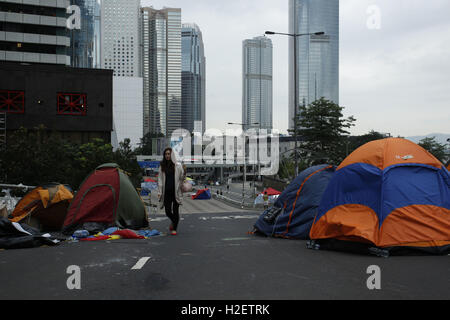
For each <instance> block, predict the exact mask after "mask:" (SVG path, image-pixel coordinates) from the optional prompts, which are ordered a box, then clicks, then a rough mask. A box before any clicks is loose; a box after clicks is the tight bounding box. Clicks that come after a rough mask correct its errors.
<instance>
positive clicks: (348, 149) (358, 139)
mask: <svg viewBox="0 0 450 320" xmlns="http://www.w3.org/2000/svg"><path fill="white" fill-rule="evenodd" d="M385 138H386V135H385V134H383V133H380V132H377V131H374V130H372V131H370V132H369V133H367V134H364V135H361V136H350V137H347V138H346V142H345V146H344V148H343V149H342V153H343V154H344V151H345V157H347V156H348V155H350V154H351V153H352V152H353V151H355V150H356V149H358V148H359V147H361V146H363V145H365V144H366V143H369V142H371V141H375V140H381V139H385Z"/></svg>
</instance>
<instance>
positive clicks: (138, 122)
mask: <svg viewBox="0 0 450 320" xmlns="http://www.w3.org/2000/svg"><path fill="white" fill-rule="evenodd" d="M143 92H144V88H143V79H142V78H139V77H114V79H113V116H114V130H113V133H112V137H111V142H112V146H113V147H114V149H117V148H118V147H119V143H120V142H123V141H124V140H125V139H130V142H131V146H132V148H137V147H138V146H139V144H140V142H141V138H142V132H143V123H144V122H143V104H144V103H143V100H144V98H143Z"/></svg>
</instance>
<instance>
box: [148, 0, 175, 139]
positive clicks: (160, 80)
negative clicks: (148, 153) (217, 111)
mask: <svg viewBox="0 0 450 320" xmlns="http://www.w3.org/2000/svg"><path fill="white" fill-rule="evenodd" d="M141 30H142V44H143V46H142V52H143V78H144V135H146V134H148V133H151V134H154V135H164V136H166V137H170V136H171V134H172V132H173V131H174V130H176V129H180V128H182V119H181V118H182V116H181V114H182V111H181V9H176V8H164V9H162V10H155V9H153V8H152V7H148V8H142V27H141Z"/></svg>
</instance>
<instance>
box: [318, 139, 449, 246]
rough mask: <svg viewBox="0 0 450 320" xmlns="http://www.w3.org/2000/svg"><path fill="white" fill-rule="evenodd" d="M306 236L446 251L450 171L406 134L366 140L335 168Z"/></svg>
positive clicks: (328, 241) (335, 241)
mask: <svg viewBox="0 0 450 320" xmlns="http://www.w3.org/2000/svg"><path fill="white" fill-rule="evenodd" d="M310 237H311V239H313V240H315V242H314V243H315V244H319V246H320V245H322V246H323V247H324V248H326V247H339V248H342V247H345V246H346V245H350V244H354V243H357V244H359V245H358V247H360V248H361V244H365V245H367V248H368V247H372V248H377V249H383V250H385V251H388V252H390V253H392V254H393V253H394V252H395V253H406V252H410V251H415V252H417V251H421V252H428V253H435V254H442V253H446V252H450V174H449V172H448V171H447V170H446V169H445V168H444V166H443V165H442V163H441V162H440V161H439V160H438V159H436V158H435V157H434V156H433V155H431V154H430V153H429V152H427V151H426V150H425V149H423V148H422V147H420V146H418V145H417V144H415V143H413V142H411V141H409V140H405V139H398V138H389V139H383V140H378V141H372V142H369V143H368V144H366V145H364V146H362V147H360V148H359V149H357V150H356V151H355V152H353V153H352V154H351V155H350V156H349V157H347V159H345V160H344V161H343V162H342V164H341V165H340V166H339V167H338V168H337V170H336V173H335V175H334V176H333V178H332V179H331V181H330V183H329V185H328V187H327V189H326V191H325V193H324V195H323V198H322V201H321V204H320V207H319V212H318V214H317V216H316V218H315V221H314V224H313V226H312V228H311V232H310ZM331 240H333V241H331ZM343 242H345V243H343ZM314 243H312V244H314ZM362 247H364V246H362Z"/></svg>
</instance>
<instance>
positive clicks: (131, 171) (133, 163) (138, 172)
mask: <svg viewBox="0 0 450 320" xmlns="http://www.w3.org/2000/svg"><path fill="white" fill-rule="evenodd" d="M137 151H140V150H139V149H135V150H133V148H132V146H131V140H130V139H125V140H124V141H123V142H120V143H119V148H118V149H117V150H116V151H115V152H114V162H115V163H117V164H118V165H119V166H120V168H121V169H122V170H124V171H125V172H127V173H128V175H129V176H130V179H131V181H132V183H133V185H134V186H135V187H139V186H140V182H141V180H142V169H141V167H140V166H139V164H138V162H137V157H136V156H137V153H136V152H137Z"/></svg>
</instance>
